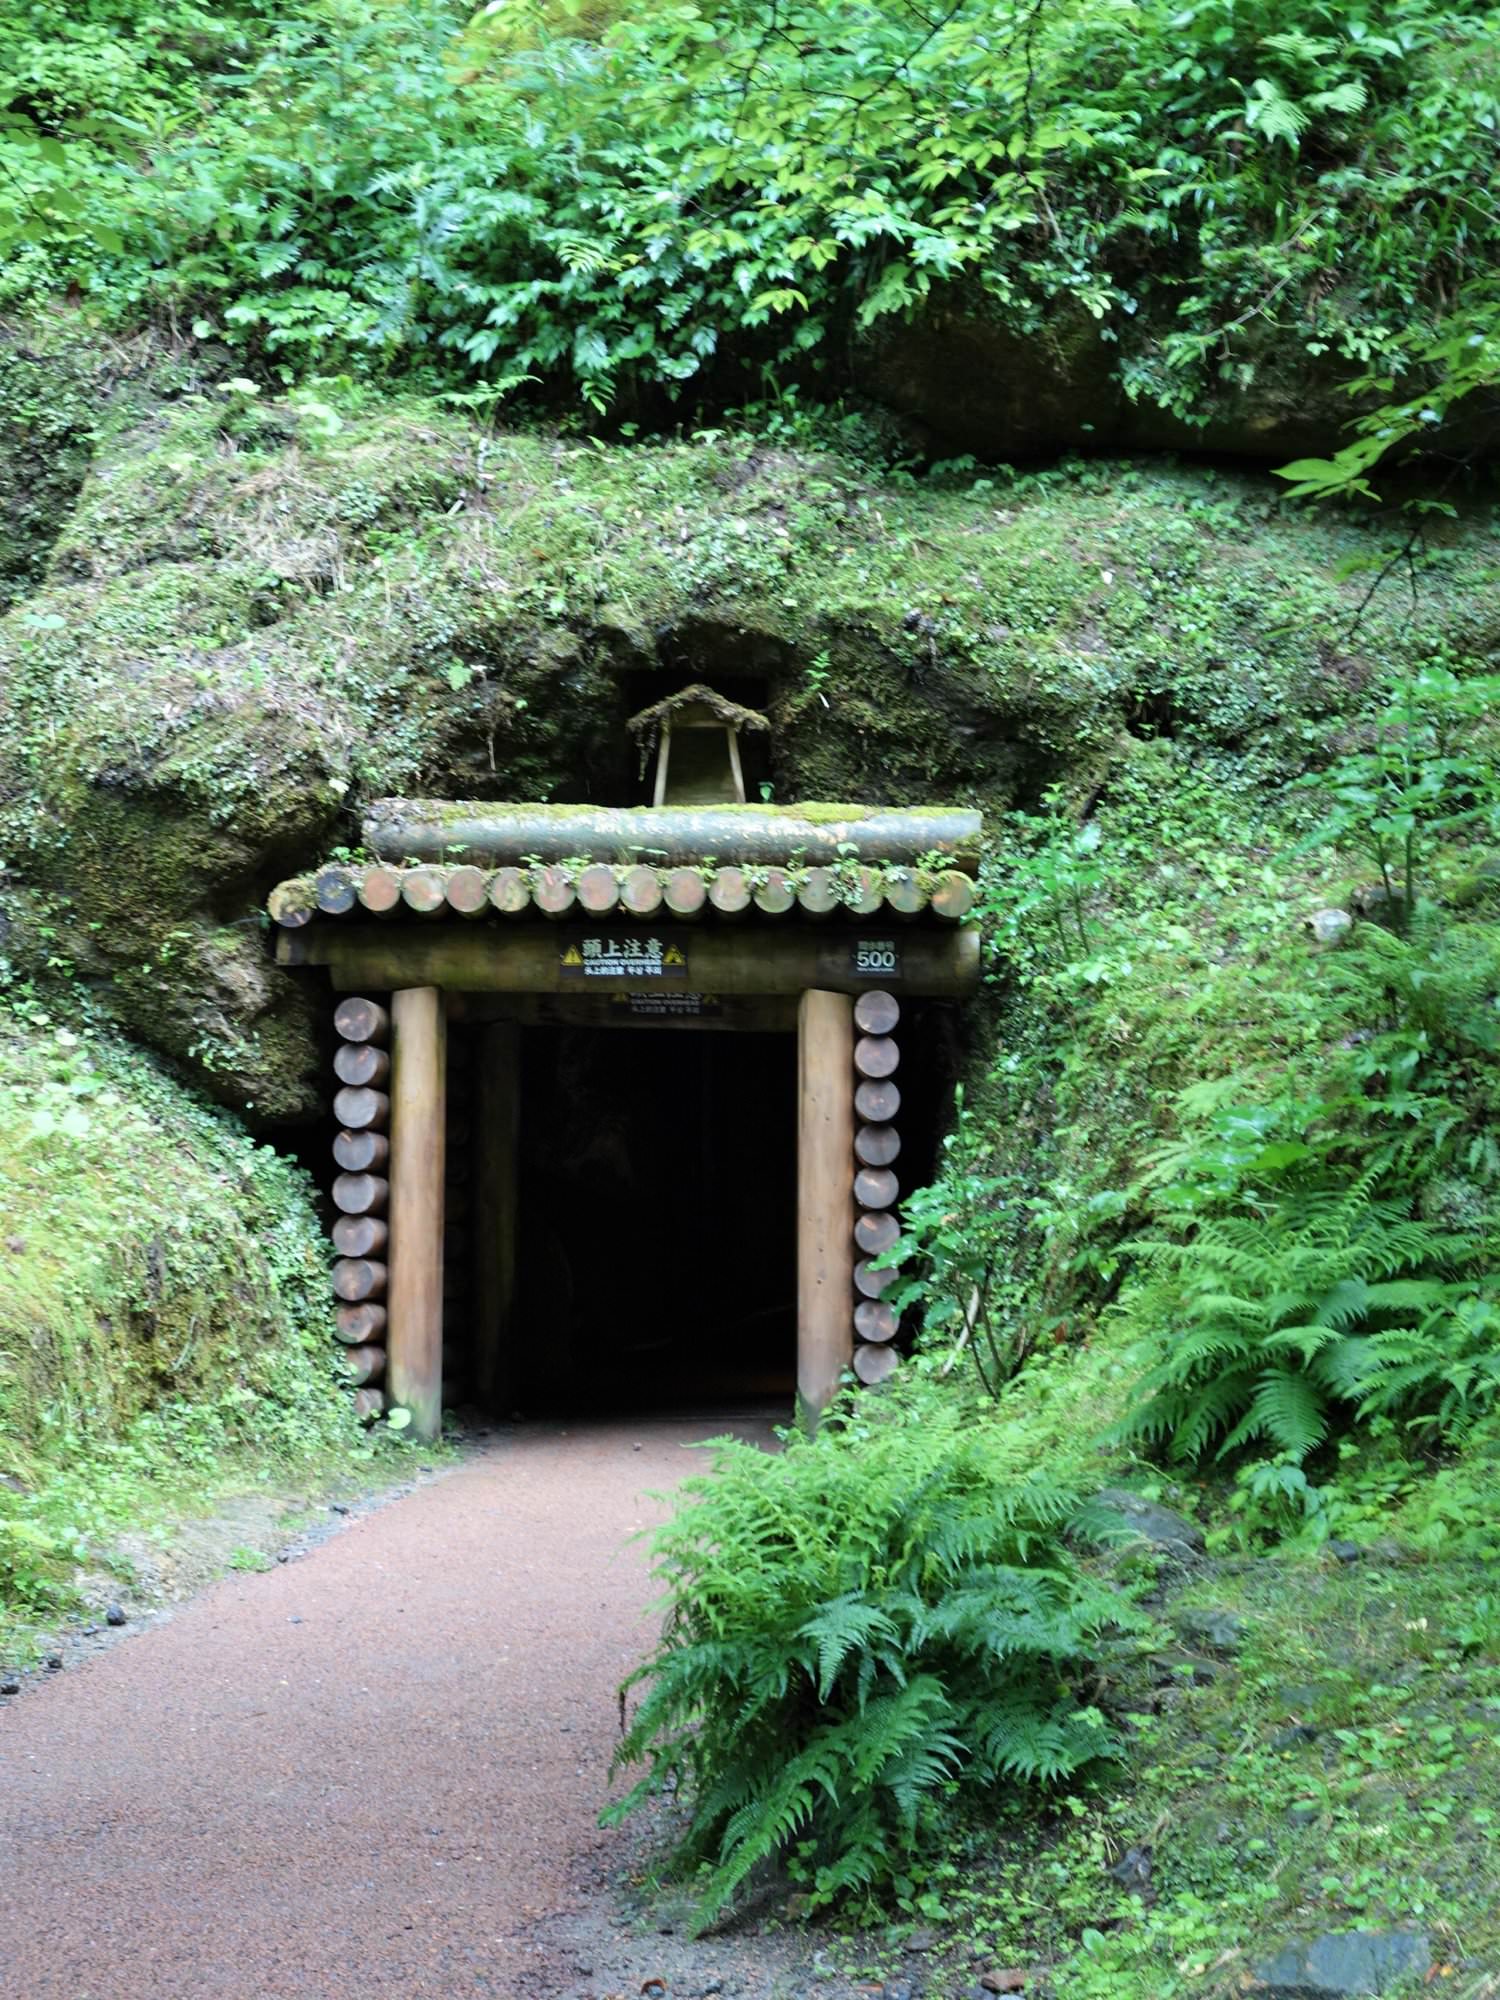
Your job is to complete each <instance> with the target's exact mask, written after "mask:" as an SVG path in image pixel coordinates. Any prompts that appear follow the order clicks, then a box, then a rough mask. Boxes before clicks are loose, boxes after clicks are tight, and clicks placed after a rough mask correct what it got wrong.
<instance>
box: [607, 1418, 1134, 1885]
mask: <svg viewBox="0 0 1500 2000" xmlns="http://www.w3.org/2000/svg"><path fill="white" fill-rule="evenodd" d="M713 1453H714V1459H713V1473H712V1476H711V1477H700V1478H697V1479H694V1480H690V1481H689V1482H688V1483H687V1485H686V1486H685V1487H684V1489H683V1495H684V1504H683V1505H682V1506H681V1507H680V1508H679V1509H678V1511H677V1513H676V1515H675V1517H674V1518H673V1519H672V1521H671V1522H670V1523H669V1524H668V1525H667V1526H666V1527H665V1528H663V1529H661V1530H660V1531H659V1532H658V1534H657V1535H656V1537H655V1541H654V1551H655V1556H656V1562H657V1573H658V1575H659V1576H660V1577H661V1578H662V1579H663V1580H664V1581H665V1583H666V1585H667V1600H666V1603H667V1618H666V1626H665V1630H664V1633H663V1637H662V1640H661V1643H660V1645H659V1646H658V1648H657V1650H656V1652H655V1653H654V1654H653V1655H652V1657H651V1658H650V1659H649V1660H647V1661H646V1662H645V1664H644V1665H643V1666H641V1667H640V1668H638V1669H637V1671H636V1672H635V1673H634V1674H633V1675H632V1676H631V1677H630V1679H629V1680H628V1681H627V1682H626V1683H625V1690H623V1691H622V1694H623V1692H626V1691H628V1690H630V1689H633V1688H637V1687H644V1689H645V1695H644V1699H643V1700H642V1701H641V1703H640V1706H639V1707H638V1708H637V1710H636V1711H635V1714H634V1717H633V1719H632V1720H631V1723H630V1726H629V1728H628V1730H627V1731H626V1734H625V1736H624V1739H623V1740H622V1742H621V1744H620V1748H619V1751H618V1754H617V1758H616V1765H617V1768H618V1767H623V1766H628V1765H631V1764H635V1763H637V1762H644V1763H645V1765H646V1771H645V1774H644V1775H643V1776H642V1777H641V1778H640V1779H639V1780H638V1782H637V1783H636V1784H635V1785H634V1787H633V1788H632V1789H631V1790H630V1792H629V1793H627V1795H626V1796H625V1797H624V1798H623V1799H622V1800H620V1801H619V1803H618V1804H616V1805H615V1806H613V1807H612V1808H611V1809H610V1813H609V1815H608V1817H609V1818H610V1819H612V1820H615V1819H619V1818H620V1817H622V1816H623V1815H624V1814H626V1813H628V1812H629V1811H631V1810H632V1809H633V1808H634V1807H635V1806H637V1805H638V1804H640V1803H641V1801H642V1800H644V1799H646V1798H648V1797H651V1796H654V1795H656V1794H659V1793H660V1792H662V1791H663V1790H664V1789H669V1788H671V1787H672V1786H674V1785H677V1784H681V1785H682V1787H683V1789H684V1793H685V1798H686V1803H687V1808H688V1814H689V1818H688V1824H687V1828H686V1831H685V1833H684V1834H683V1836H682V1839H681V1841H680V1843H679V1845H678V1848H677V1852H676V1856H675V1860H676V1862H677V1864H678V1865H679V1866H680V1867H681V1866H692V1865H693V1864H696V1863H704V1864H706V1880H705V1882H704V1885H703V1903H702V1908H701V1913H700V1915H701V1921H703V1922H708V1921H710V1920H711V1919H712V1918H713V1917H714V1915H715V1914H716V1913H718V1912H719V1911H720V1910H722V1909H723V1908H724V1906H725V1904H726V1903H727V1902H728V1901H729V1900H730V1898H731V1897H732V1896H733V1895H734V1894H735V1892H736V1890H737V1889H739V1887H740V1886H741V1884H742V1883H744V1881H745V1880H746V1878H747V1876H749V1875H750V1873H751V1871H752V1870H754V1869H755V1868H757V1867H758V1866H759V1865H760V1864H762V1863H766V1862H771V1861H775V1860H779V1861H782V1862H784V1863H786V1864H788V1865H789V1866H790V1868H791V1871H792V1873H793V1874H794V1875H795V1876H796V1877H797V1878H798V1879H799V1880H801V1881H803V1882H805V1883H806V1885H807V1886H808V1888H809V1890H810V1892H811V1898H812V1901H813V1903H814V1905H822V1904H827V1903H831V1902H833V1901H835V1900H836V1899H837V1898H839V1897H840V1896H841V1895H843V1894H845V1893H846V1892H848V1891H851V1890H854V1889H856V1888H862V1887H877V1886H879V1885H880V1884H881V1883H882V1882H883V1881H886V1880H888V1879H889V1878H890V1877H891V1876H892V1875H893V1874H895V1873H898V1872H899V1871H900V1868H901V1864H902V1861H903V1857H907V1856H909V1855H910V1852H911V1850H912V1848H913V1846H914V1845H915V1844H917V1843H918V1841H919V1839H920V1836H921V1833H922V1831H923V1828H924V1824H925V1823H926V1822H927V1821H928V1820H929V1819H930V1817H931V1813H932V1809H933V1808H934V1807H935V1805H936V1802H937V1800H938V1799H939V1798H940V1797H945V1796H949V1795H951V1794H953V1793H954V1792H956V1791H958V1790H964V1791H982V1790H983V1789H984V1788H986V1787H990V1786H994V1785H997V1784H999V1783H1000V1782H1002V1781H1004V1780H1013V1781H1019V1782H1023V1783H1031V1784H1039V1785H1045V1784H1049V1783H1052V1782H1055V1781H1056V1780H1058V1779H1062V1778H1066V1777H1068V1776H1070V1775H1071V1774H1072V1773H1074V1772H1076V1771H1078V1770H1080V1769H1081V1768H1083V1767H1084V1766H1085V1765H1087V1764H1090V1763H1091V1762H1093V1761H1094V1760H1096V1759H1099V1758H1104V1757H1108V1756H1110V1755H1111V1754H1112V1753H1113V1751H1114V1748H1115V1745H1114V1739H1113V1737H1112V1735H1111V1732H1110V1730H1109V1728H1108V1726H1107V1724H1106V1722H1105V1720H1104V1718H1103V1716H1102V1715H1101V1714H1100V1713H1099V1712H1098V1710H1097V1709H1095V1708H1092V1707H1090V1706H1088V1705H1087V1703H1086V1702H1085V1701H1084V1700H1083V1698H1082V1696H1081V1694H1080V1692H1079V1684H1080V1682H1081V1680H1082V1676H1083V1670H1084V1668H1085V1667H1086V1665H1087V1664H1088V1662H1089V1661H1090V1659H1091V1658H1092V1657H1094V1656H1095V1655H1096V1654H1097V1652H1098V1650H1099V1648H1100V1646H1101V1645H1102V1644H1104V1643H1106V1642H1107V1641H1108V1640H1109V1638H1110V1636H1111V1635H1114V1634H1118V1633H1120V1632H1122V1631H1125V1630H1128V1629H1130V1628H1132V1627H1133V1626H1134V1625H1135V1624H1136V1623H1137V1614H1136V1613H1135V1612H1134V1610H1133V1608H1132V1607H1131V1606H1130V1605H1129V1604H1128V1603H1127V1601H1126V1600H1124V1599H1122V1598H1121V1597H1119V1596H1118V1595H1117V1594H1115V1593H1114V1592H1113V1591H1111V1590H1110V1589H1108V1588H1107V1587H1105V1586H1104V1585H1103V1584H1101V1583H1099V1582H1097V1581H1095V1580H1094V1579H1092V1578H1090V1577H1089V1576H1088V1575H1087V1574H1086V1573H1085V1572H1084V1571H1083V1570H1082V1569H1081V1568H1080V1567H1079V1565H1078V1562H1077V1561H1076V1559H1075V1558H1074V1557H1073V1556H1071V1555H1070V1554H1069V1552H1068V1550H1067V1548H1066V1547H1065V1545H1064V1535H1065V1532H1066V1531H1067V1530H1068V1529H1069V1528H1070V1526H1076V1525H1078V1524H1079V1523H1080V1521H1081V1520H1082V1513H1081V1510H1080V1507H1079V1504H1078V1502H1077V1501H1076V1499H1075V1498H1074V1497H1073V1496H1072V1495H1070V1494H1068V1493H1065V1492H1062V1491H1060V1490H1059V1489H1058V1488H1057V1487H1056V1486H1055V1485H1053V1484H1049V1483H1048V1482H1047V1481H1046V1480H1045V1479H1042V1478H1025V1479H1018V1478H1016V1477H1014V1476H1013V1475H1012V1473H1011V1472H1010V1471H1009V1470H1008V1469H1007V1467H1006V1465H1005V1460H1004V1456H1003V1453H1002V1449H1001V1437H1000V1433H999V1432H998V1430H997V1429H996V1428H995V1427H994V1426H993V1425H988V1424H975V1423H974V1422H973V1420H972V1419H971V1418H970V1417H969V1416H968V1415H967V1414H966V1413H965V1412H964V1411H963V1410H962V1409H961V1408H959V1407H956V1406H955V1402H954V1399H951V1398H950V1399H949V1400H948V1401H947V1402H936V1401H934V1402H930V1403H928V1402H924V1404H923V1405H922V1406H921V1408H920V1409H919V1410H917V1411H916V1412H915V1413H914V1414H913V1413H912V1412H911V1411H910V1410H907V1411H903V1408H902V1406H901V1405H900V1404H897V1405H896V1406H895V1408H894V1409H893V1410H888V1411H886V1412H883V1413H881V1414H879V1415H877V1416H875V1417H874V1418H873V1419H872V1418H871V1417H870V1415H869V1408H868V1404H866V1405H865V1406H864V1407H863V1409H862V1410H861V1411H860V1412H859V1413H858V1414H857V1415H856V1414H851V1413H845V1414H842V1415H836V1416H835V1417H834V1418H833V1419H831V1420H830V1421H828V1422H826V1423H825V1425H824V1427H823V1429H822V1430H821V1431H820V1433H819V1435H818V1436H817V1438H816V1439H814V1440H809V1439H807V1438H804V1437H802V1436H798V1435H791V1436H788V1437H787V1439H786V1444H785V1449H784V1451H783V1452H782V1453H781V1455H780V1456H778V1457H767V1456H766V1454H765V1453H763V1452H761V1451H759V1450H757V1449H755V1448H754V1447H752V1446H749V1445H746V1444H742V1443H738V1442H734V1441H732V1440H728V1439H720V1440H719V1441H717V1442H716V1444H715V1445H714V1446H713Z"/></svg>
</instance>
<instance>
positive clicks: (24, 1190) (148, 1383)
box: [0, 990, 358, 1610]
mask: <svg viewBox="0 0 1500 2000" xmlns="http://www.w3.org/2000/svg"><path fill="white" fill-rule="evenodd" d="M311 1193H312V1191H311V1187H310V1184H309V1183H308V1181H307V1179H306V1177H305V1176H304V1174H303V1173H302V1172H301V1170H300V1169H298V1168H297V1167H295V1166H294V1165H292V1164H291V1163H290V1162H288V1161H287V1160H285V1159H283V1158H281V1157H279V1156H278V1155H276V1154H275V1153H274V1152H273V1151H271V1150H270V1149H269V1148H267V1147H264V1146H258V1145H256V1144H254V1143H253V1142H252V1141H251V1140H250V1139H249V1138H248V1137H247V1136H246V1135H245V1133H244V1131H243V1129H242V1128H240V1127H239V1126H237V1125H236V1124H235V1123H234V1121H233V1120H231V1119H230V1118H228V1117H227V1116H226V1115H225V1114H223V1113H221V1112H217V1111H214V1110H211V1109H209V1108H208V1107H206V1106H205V1105H204V1104H203V1103H202V1102H201V1100H199V1099H198V1098H196V1097H195V1096H193V1095H192V1094H190V1093H189V1092H187V1091H185V1090H184V1089H183V1088H182V1087H181V1085H180V1084H178V1083H176V1082H174V1081H173V1080H172V1079H171V1078H170V1077H169V1076H168V1075H166V1074H165V1073H164V1071H163V1070H162V1068H161V1067H160V1065H159V1064H158V1063H157V1062H156V1060H155V1059H153V1058H152V1057H150V1056H148V1055H146V1054H145V1053H143V1052H141V1051H140V1050H137V1049H133V1048H132V1047H130V1046H129V1045H128V1044H126V1043H123V1042H121V1041H120V1040H119V1039H118V1038H117V1037H116V1036H114V1035H113V1034H112V1033H111V1032H109V1031H108V1030H107V1029H105V1028H104V1027H102V1026H101V1025H99V1024H98V1023H97V1022H96V1021H94V1020H93V1019H92V1018H91V1017H90V1015H89V1011H88V1009H87V1006H86V1004H82V1005H81V1004H80V1003H79V1000H78V997H77V995H76V993H75V994H68V993H67V992H66V990H64V992H62V993H60V995H59V997H58V998H57V999H55V1000H53V1001H51V1002H49V1003H46V1004H44V1003H43V1002H42V1001H40V1000H39V999H37V998H36V997H34V995H30V994H17V993H14V992H13V993H12V995H11V996H9V997H7V998H6V999H5V1000H4V1001H3V1002H0V1213H3V1216H4V1223H3V1230H4V1235H3V1240H0V1249H3V1255H0V1474H3V1475H4V1476H3V1478H0V1603H3V1601H4V1600H5V1599H7V1598H9V1599H11V1600H12V1609H15V1608H16V1605H17V1602H19V1605H20V1607H21V1608H22V1609H24V1608H25V1607H26V1606H27V1605H30V1607H31V1608H32V1609H33V1610H38V1609H45V1607H46V1604H47V1603H48V1602H50V1601H55V1600H56V1599H57V1597H58V1594H59V1593H61V1594H62V1595H64V1596H65V1594H66V1586H67V1580H68V1576H69V1574H70V1565H71V1563H72V1562H73V1561H76V1560H79V1559H82V1558H83V1556H84V1555H85V1554H86V1550H84V1549H83V1548H81V1547H79V1548H75V1547H74V1546H73V1544H74V1542H75V1541H76V1540H77V1536H78V1534H79V1533H81V1532H82V1530H75V1529H70V1527H69V1525H68V1523H67V1522H66V1521H64V1520H62V1518H61V1517H60V1515H59V1513H58V1509H57V1505H56V1504H55V1503H56V1489H57V1485H58V1482H59V1481H60V1480H63V1479H72V1478H73V1477H74V1474H75V1473H76V1471H77V1468H78V1467H80V1466H84V1465H86V1466H88V1467H90V1468H91V1469H92V1472H93V1473H94V1474H96V1475H97V1479H96V1481H95V1485H94V1486H92V1487H90V1495H91V1498H90V1501H89V1505H90V1506H91V1507H92V1508H93V1509H94V1510H95V1512H96V1513H97V1515H98V1517H99V1519H100V1521H101V1522H102V1520H103V1517H104V1515H106V1514H107V1513H108V1512H109V1507H110V1505H112V1504H113V1503H112V1502H110V1500H109V1493H110V1492H111V1491H115V1493H116V1498H117V1499H120V1501H121V1504H122V1505H125V1504H127V1501H126V1500H125V1499H124V1498H123V1497H122V1496H125V1495H128V1491H129V1489H130V1485H131V1481H132V1480H136V1481H139V1480H140V1479H141V1478H150V1477H153V1476H154V1477H158V1478H161V1479H163V1480H166V1481H170V1479H171V1478H172V1477H173V1474H174V1469H175V1470H184V1471H192V1472H193V1474H194V1476H195V1477H196V1478H197V1479H198V1480H199V1481H200V1483H201V1481H202V1479H203V1477H204V1476H205V1474H206V1473H207V1472H208V1471H209V1469H210V1468H214V1467H217V1468H218V1469H219V1470H220V1471H223V1470H225V1469H226V1465H227V1463H228V1462H229V1461H232V1460H233V1459H234V1458H235V1456H236V1455H239V1456H241V1457H243V1458H244V1460H245V1462H246V1463H247V1464H250V1463H252V1462H253V1463H258V1464H266V1463H269V1462H271V1461H274V1460H276V1459H278V1458H286V1459H293V1458H297V1457H301V1456H306V1455H309V1454H313V1453H317V1452H328V1451H333V1450H347V1449H348V1448H349V1447H351V1446H352V1445H354V1444H355V1442H356V1440H357V1437H358V1431H357V1427H356V1425H355V1423H354V1419H353V1416H352V1414H351V1410H350V1405H349V1400H348V1398H347V1396H346V1395H345V1394H344V1393H343V1392H342V1390H341V1389H340V1388H339V1386H338V1384H337V1381H336V1380H335V1376H334V1371H333V1370H332V1369H331V1368H330V1367H329V1365H328V1345H327V1328H326V1277H325V1272H326V1250H325V1246H324V1243H323V1241H322V1237H321V1233H320V1230H319V1228H318V1223H317V1217H316V1215H315V1212H314V1208H313V1204H312V1199H311ZM75 1483H76V1481H75ZM79 1504H80V1506H82V1504H83V1503H82V1501H81V1500H80V1501H79ZM85 1539H86V1536H85Z"/></svg>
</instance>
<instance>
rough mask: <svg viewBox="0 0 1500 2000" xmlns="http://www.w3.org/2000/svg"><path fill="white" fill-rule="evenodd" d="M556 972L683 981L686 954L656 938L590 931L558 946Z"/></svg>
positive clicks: (570, 975)
mask: <svg viewBox="0 0 1500 2000" xmlns="http://www.w3.org/2000/svg"><path fill="white" fill-rule="evenodd" d="M557 963H558V969H559V970H560V971H561V972H562V973H563V974H564V976H565V977H567V978H570V979H686V978H687V969H688V962H687V952H686V950H685V949H684V948H683V946H681V945H679V944H673V943H671V942H670V941H669V940H667V939H664V938H659V937H643V936H637V935H634V934H627V933H624V932H616V933H615V934H614V935H613V936H610V935H607V934H605V933H603V932H590V933H588V934H587V935H586V936H584V937H581V938H569V939H567V940H566V941H565V942H563V943H562V944H560V945H559V947H558V954H557Z"/></svg>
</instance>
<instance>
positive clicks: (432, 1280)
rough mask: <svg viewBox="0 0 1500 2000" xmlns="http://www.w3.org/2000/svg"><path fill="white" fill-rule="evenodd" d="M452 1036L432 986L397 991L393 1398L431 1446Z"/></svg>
mask: <svg viewBox="0 0 1500 2000" xmlns="http://www.w3.org/2000/svg"><path fill="white" fill-rule="evenodd" d="M445 1070H446V1035H445V1020H444V1012H443V996H442V993H441V991H440V990H439V989H438V988H437V987H436V986H409V987H406V988H403V989H402V990H401V991H399V992H396V993H394V994H392V996H391V1138H390V1211H389V1212H390V1243H389V1249H388V1253H387V1261H388V1263H389V1267H390V1274H389V1280H388V1286H387V1292H386V1301H387V1342H388V1352H389V1360H388V1362H387V1367H386V1382H387V1386H388V1389H389V1394H390V1400H391V1402H392V1403H393V1404H394V1405H396V1406H397V1407H404V1408H406V1409H408V1410H410V1411H411V1421H412V1430H413V1431H414V1433H415V1434H416V1435H417V1436H418V1437H419V1438H424V1439H426V1440H427V1441H428V1442H429V1443H430V1442H432V1441H433V1440H435V1439H436V1438H437V1437H438V1435H439V1434H440V1431H441V1428H442V1417H443V1160H444V1153H443V1146H444V1131H443V1126H444V1109H445V1107H444V1091H445V1084H446V1077H445Z"/></svg>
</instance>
